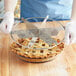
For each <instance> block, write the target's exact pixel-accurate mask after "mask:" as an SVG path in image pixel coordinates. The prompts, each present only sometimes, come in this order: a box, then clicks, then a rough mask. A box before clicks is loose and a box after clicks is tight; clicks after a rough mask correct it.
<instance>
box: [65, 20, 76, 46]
mask: <svg viewBox="0 0 76 76" xmlns="http://www.w3.org/2000/svg"><path fill="white" fill-rule="evenodd" d="M65 43H66V44H67V45H68V44H72V43H76V22H75V21H71V22H68V23H67V25H66V27H65Z"/></svg>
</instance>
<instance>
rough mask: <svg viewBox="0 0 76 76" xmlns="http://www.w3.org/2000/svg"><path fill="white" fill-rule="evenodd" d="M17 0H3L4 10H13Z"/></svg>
mask: <svg viewBox="0 0 76 76" xmlns="http://www.w3.org/2000/svg"><path fill="white" fill-rule="evenodd" d="M17 1H18V0H4V8H5V12H8V11H10V12H14V10H15V7H16V4H17Z"/></svg>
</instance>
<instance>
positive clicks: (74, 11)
mask: <svg viewBox="0 0 76 76" xmlns="http://www.w3.org/2000/svg"><path fill="white" fill-rule="evenodd" d="M71 20H72V21H75V20H76V0H73V6H72V14H71Z"/></svg>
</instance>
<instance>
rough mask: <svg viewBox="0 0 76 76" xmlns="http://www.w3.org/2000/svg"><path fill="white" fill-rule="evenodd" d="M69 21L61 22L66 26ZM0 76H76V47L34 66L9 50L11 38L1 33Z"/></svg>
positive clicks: (72, 46)
mask: <svg viewBox="0 0 76 76" xmlns="http://www.w3.org/2000/svg"><path fill="white" fill-rule="evenodd" d="M66 22H67V21H61V23H62V24H65V23H66ZM0 35H1V38H0V43H1V44H2V45H3V46H2V47H1V48H0V76H76V70H75V69H76V45H75V44H74V45H69V46H65V48H64V51H63V52H62V53H61V54H60V55H59V56H58V57H57V58H56V59H55V60H53V61H50V62H47V63H40V64H33V63H27V62H24V61H22V60H20V59H18V57H17V56H16V55H14V54H12V53H11V52H10V51H11V50H9V46H10V44H9V42H10V36H9V35H4V34H2V33H0Z"/></svg>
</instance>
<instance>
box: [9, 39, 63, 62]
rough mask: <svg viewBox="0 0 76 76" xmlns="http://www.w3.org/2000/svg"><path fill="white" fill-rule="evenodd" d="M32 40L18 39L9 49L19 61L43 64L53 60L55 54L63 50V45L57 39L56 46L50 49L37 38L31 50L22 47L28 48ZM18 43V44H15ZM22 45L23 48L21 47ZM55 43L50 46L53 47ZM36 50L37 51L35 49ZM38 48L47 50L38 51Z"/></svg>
mask: <svg viewBox="0 0 76 76" xmlns="http://www.w3.org/2000/svg"><path fill="white" fill-rule="evenodd" d="M31 39H32V38H25V39H24V38H20V39H18V40H17V41H16V42H13V43H12V44H11V46H10V49H11V50H12V51H13V52H14V53H15V54H16V55H18V56H19V57H20V58H21V59H23V60H25V61H28V62H45V61H49V60H51V59H53V58H54V57H55V56H56V55H57V54H59V53H60V52H61V51H62V50H63V48H64V43H63V42H61V43H60V40H59V39H57V42H58V43H59V44H58V45H57V46H55V47H53V48H50V45H48V44H47V43H46V42H44V41H43V40H41V39H40V38H38V39H37V40H36V41H35V43H34V44H33V45H32V46H31V48H24V47H23V46H28V44H29V42H30V41H31ZM17 43H19V44H20V45H19V44H17ZM21 45H23V46H21ZM54 45H55V43H53V44H51V46H54ZM36 48H37V49H36ZM39 48H48V49H39Z"/></svg>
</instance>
